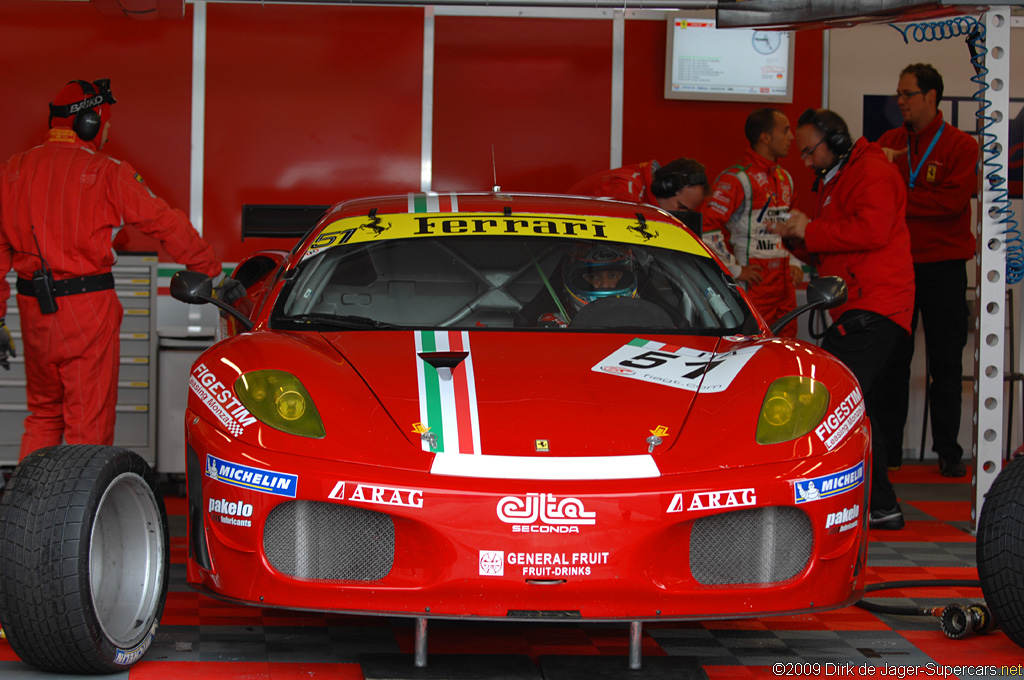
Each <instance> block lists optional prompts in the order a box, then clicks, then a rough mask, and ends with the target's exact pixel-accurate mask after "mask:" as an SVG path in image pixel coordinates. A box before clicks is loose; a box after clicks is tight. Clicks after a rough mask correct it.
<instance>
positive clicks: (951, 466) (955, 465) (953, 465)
mask: <svg viewBox="0 0 1024 680" xmlns="http://www.w3.org/2000/svg"><path fill="white" fill-rule="evenodd" d="M939 472H941V473H942V476H943V477H966V476H967V468H966V467H964V464H963V463H961V462H960V461H958V460H946V459H945V458H939Z"/></svg>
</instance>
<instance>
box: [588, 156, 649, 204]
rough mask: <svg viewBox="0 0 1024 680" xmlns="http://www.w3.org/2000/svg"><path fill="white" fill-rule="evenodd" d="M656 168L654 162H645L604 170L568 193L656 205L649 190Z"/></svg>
mask: <svg viewBox="0 0 1024 680" xmlns="http://www.w3.org/2000/svg"><path fill="white" fill-rule="evenodd" d="M657 167H658V164H657V163H656V162H655V161H646V162H644V163H637V164H636V165H626V166H624V167H621V168H614V169H612V170H605V171H604V172H600V173H598V174H596V175H592V176H590V177H587V178H586V179H584V180H581V181H580V182H578V183H577V184H576V185H575V186H573V188H571V189H569V192H568V193H569V194H571V195H573V196H600V197H602V198H614V199H615V200H618V201H631V202H633V203H649V204H651V205H657V204H658V203H657V199H656V198H655V197H654V195H653V194H651V190H650V186H651V182H653V181H654V171H655V169H657Z"/></svg>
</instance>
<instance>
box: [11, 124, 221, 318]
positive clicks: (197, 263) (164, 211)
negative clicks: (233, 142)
mask: <svg viewBox="0 0 1024 680" xmlns="http://www.w3.org/2000/svg"><path fill="white" fill-rule="evenodd" d="M43 178H45V181H44V180H43ZM122 224H133V225H134V226H136V227H137V228H138V229H139V231H141V232H142V233H144V234H147V235H149V236H153V237H154V238H157V239H159V240H160V241H161V242H162V243H163V245H164V248H166V250H167V252H168V253H169V254H170V255H171V257H172V258H174V260H175V261H176V262H180V263H181V264H184V265H185V266H187V267H188V268H189V269H194V270H196V271H200V272H202V273H204V274H206V275H208V276H215V275H217V274H219V273H220V271H221V268H220V261H219V260H218V259H217V257H216V256H215V255H214V253H213V249H212V248H210V246H209V245H207V243H206V242H205V241H203V240H202V239H201V238H200V237H199V234H198V233H196V231H195V230H194V229H192V227H191V225H190V224H189V222H188V218H187V217H186V216H185V214H184V213H183V212H181V211H180V210H176V209H173V208H171V207H170V206H169V205H168V204H167V203H166V202H165V201H164V200H163V199H161V198H159V197H157V196H155V195H154V194H153V192H151V191H150V190H149V188H148V187H146V185H145V183H144V182H143V180H142V177H141V176H140V175H139V174H138V173H137V172H136V171H135V168H133V167H132V166H131V165H129V164H128V163H126V162H124V161H118V160H115V159H113V158H111V157H110V156H107V155H106V154H103V153H100V152H98V151H96V148H95V142H94V141H93V142H85V141H82V140H81V139H79V138H78V137H77V136H76V135H75V134H74V132H72V131H71V130H68V129H64V128H54V129H52V130H50V131H49V133H48V134H47V137H46V140H45V141H44V142H43V144H42V145H41V146H37V147H34V148H32V149H29V150H28V151H25V152H23V153H20V154H16V155H14V156H12V157H11V158H10V160H8V161H7V163H6V164H5V165H3V166H0V317H2V316H4V310H5V308H6V303H7V299H8V297H9V295H10V286H9V284H8V283H7V282H6V281H5V280H4V278H3V276H2V274H3V273H5V272H7V271H8V270H9V269H10V268H11V267H12V266H13V268H14V270H15V271H16V272H17V273H18V276H19V277H20V278H23V279H31V278H32V273H33V272H34V271H36V270H37V269H39V265H40V263H39V257H38V253H39V251H41V252H42V254H43V257H45V258H46V262H47V264H49V266H50V268H51V269H52V270H53V274H54V278H55V279H67V278H74V277H77V276H86V275H91V274H102V273H105V272H109V271H110V268H111V266H112V265H113V263H114V253H113V252H112V251H111V242H112V237H113V229H114V227H119V226H121V225H122ZM32 228H34V230H35V238H33V230H32ZM37 240H38V242H39V247H38V249H37V247H36V241H37Z"/></svg>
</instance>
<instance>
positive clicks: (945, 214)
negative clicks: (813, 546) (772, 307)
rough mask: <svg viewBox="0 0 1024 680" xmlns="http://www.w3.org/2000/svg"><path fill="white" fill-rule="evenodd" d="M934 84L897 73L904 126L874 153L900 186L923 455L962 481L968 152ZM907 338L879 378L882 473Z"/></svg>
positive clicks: (925, 72)
mask: <svg viewBox="0 0 1024 680" xmlns="http://www.w3.org/2000/svg"><path fill="white" fill-rule="evenodd" d="M942 89H943V87H942V76H941V75H939V72H938V71H936V70H935V68H934V67H932V66H931V65H930V64H911V65H910V66H907V67H906V68H905V69H903V72H902V73H901V74H900V80H899V84H898V85H897V86H896V102H897V103H898V104H899V107H900V113H901V114H902V115H903V121H904V124H903V125H902V126H901V127H898V128H896V129H894V130H890V131H889V132H886V133H885V134H884V135H882V137H881V138H880V139H879V140H878V144H879V146H881V147H882V150H883V151H884V152H885V153H886V155H887V156H888V157H889V159H890V160H892V161H893V162H894V163H895V164H896V168H897V169H898V170H899V171H900V174H901V175H902V176H903V181H904V183H905V184H906V185H907V187H908V189H907V227H908V228H909V229H910V254H911V255H912V256H913V258H914V277H915V281H916V296H915V299H914V316H913V321H912V323H911V332H913V330H915V329H916V328H917V320H918V316H919V315H920V317H921V319H922V320H923V323H924V339H925V351H926V353H927V355H928V373H929V375H930V376H931V384H930V385H927V386H926V389H927V390H928V404H929V406H930V409H931V421H932V450H933V451H935V453H936V454H938V456H939V470H940V471H941V472H942V475H943V476H945V477H963V476H964V475H966V474H967V469H966V468H965V467H964V464H963V462H961V459H962V458H963V455H964V450H963V447H961V446H960V443H959V442H958V441H957V439H958V437H959V434H960V406H961V405H960V401H961V396H960V395H961V391H962V389H963V385H962V383H961V380H962V378H961V375H962V374H963V351H964V345H966V344H967V325H968V323H967V317H968V310H967V266H966V265H967V260H970V259H971V258H973V257H974V253H975V249H976V246H975V242H976V241H975V238H974V233H973V232H972V231H971V195H972V194H973V193H974V191H975V190H976V189H977V183H978V179H977V165H978V144H977V142H976V141H975V140H974V138H973V137H971V136H970V135H968V134H967V133H966V132H963V131H961V130H960V129H958V128H956V127H954V126H953V125H949V124H948V123H946V121H945V120H943V118H942V112H941V111H939V102H940V101H942ZM913 357H914V337H913V335H911V336H910V337H908V338H906V339H904V340H903V341H902V342H900V344H899V345H898V346H897V348H896V353H895V355H894V357H893V364H892V370H891V371H889V372H887V374H886V376H885V381H886V384H887V385H888V388H887V389H886V392H885V394H886V408H885V410H884V412H883V417H882V419H881V421H880V425H881V426H882V429H883V433H884V434H885V437H886V445H887V449H888V451H889V466H890V467H893V468H898V467H899V466H900V464H901V462H902V457H903V429H904V427H905V426H906V423H907V407H908V404H909V401H910V362H911V360H912V359H913Z"/></svg>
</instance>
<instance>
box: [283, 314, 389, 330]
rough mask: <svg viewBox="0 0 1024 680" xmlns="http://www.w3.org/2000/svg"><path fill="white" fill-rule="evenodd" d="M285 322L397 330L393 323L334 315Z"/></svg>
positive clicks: (297, 315)
mask: <svg viewBox="0 0 1024 680" xmlns="http://www.w3.org/2000/svg"><path fill="white" fill-rule="evenodd" d="M285 320H286V321H296V322H299V323H310V324H322V325H324V326H335V327H337V328H399V326H396V325H395V324H393V323H387V322H386V321H377V320H376V319H370V318H368V317H365V316H335V315H334V314H315V313H310V314H296V315H295V316H288V317H285Z"/></svg>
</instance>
